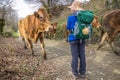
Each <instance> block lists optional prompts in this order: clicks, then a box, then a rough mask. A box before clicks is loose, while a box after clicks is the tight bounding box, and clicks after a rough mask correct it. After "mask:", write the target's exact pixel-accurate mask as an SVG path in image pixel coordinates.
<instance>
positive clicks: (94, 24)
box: [63, 16, 101, 41]
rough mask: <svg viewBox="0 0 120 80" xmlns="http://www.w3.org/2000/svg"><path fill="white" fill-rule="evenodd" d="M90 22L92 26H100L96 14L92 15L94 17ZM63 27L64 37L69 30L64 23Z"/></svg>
mask: <svg viewBox="0 0 120 80" xmlns="http://www.w3.org/2000/svg"><path fill="white" fill-rule="evenodd" d="M91 24H92V26H93V27H94V28H100V26H101V24H100V22H99V19H98V17H97V16H94V19H93V21H92V23H91ZM63 28H64V29H65V38H66V37H68V35H69V33H70V31H69V30H67V29H66V23H65V24H64V25H63ZM66 41H67V39H66Z"/></svg>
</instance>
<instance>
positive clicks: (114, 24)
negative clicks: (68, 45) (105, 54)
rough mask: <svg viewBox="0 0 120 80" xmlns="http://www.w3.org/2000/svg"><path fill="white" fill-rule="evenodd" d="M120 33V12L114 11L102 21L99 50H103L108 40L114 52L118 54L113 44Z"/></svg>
mask: <svg viewBox="0 0 120 80" xmlns="http://www.w3.org/2000/svg"><path fill="white" fill-rule="evenodd" d="M119 32H120V10H113V11H110V12H109V13H107V14H106V15H104V17H103V21H102V33H101V42H100V45H99V46H98V48H97V49H99V48H101V46H102V45H103V42H104V41H105V40H107V41H108V42H109V43H110V46H111V48H112V50H113V51H114V52H115V53H116V54H118V53H117V52H116V51H115V50H114V48H113V47H112V44H111V43H112V42H113V40H114V39H115V37H116V35H117V34H118V33H119Z"/></svg>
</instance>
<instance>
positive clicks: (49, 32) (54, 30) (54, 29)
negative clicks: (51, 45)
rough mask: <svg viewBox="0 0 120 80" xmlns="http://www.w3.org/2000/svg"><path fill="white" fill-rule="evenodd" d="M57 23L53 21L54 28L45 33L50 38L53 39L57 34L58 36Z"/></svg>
mask: <svg viewBox="0 0 120 80" xmlns="http://www.w3.org/2000/svg"><path fill="white" fill-rule="evenodd" d="M57 24H58V22H53V23H51V25H52V28H51V30H50V31H48V32H46V33H45V36H46V37H49V38H50V39H51V38H52V37H54V38H55V36H56V30H57Z"/></svg>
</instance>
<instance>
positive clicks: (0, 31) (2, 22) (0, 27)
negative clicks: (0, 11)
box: [0, 19, 5, 35]
mask: <svg viewBox="0 0 120 80" xmlns="http://www.w3.org/2000/svg"><path fill="white" fill-rule="evenodd" d="M4 25H5V20H4V19H0V35H3V29H4Z"/></svg>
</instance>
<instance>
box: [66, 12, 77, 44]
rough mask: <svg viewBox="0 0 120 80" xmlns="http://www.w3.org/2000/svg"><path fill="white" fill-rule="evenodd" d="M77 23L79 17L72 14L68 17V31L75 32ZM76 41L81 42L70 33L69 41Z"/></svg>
mask: <svg viewBox="0 0 120 80" xmlns="http://www.w3.org/2000/svg"><path fill="white" fill-rule="evenodd" d="M76 21H77V16H76V14H72V15H70V16H68V19H67V26H66V27H67V30H69V31H70V32H71V31H72V30H74V25H75V22H76ZM75 40H79V39H77V38H76V37H75V36H74V34H73V33H70V34H69V36H68V41H69V42H70V41H75Z"/></svg>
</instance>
